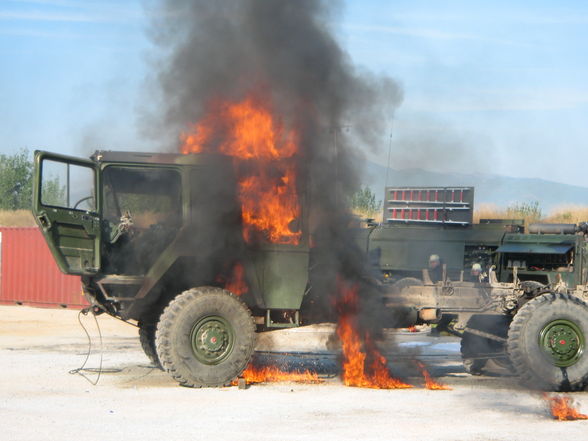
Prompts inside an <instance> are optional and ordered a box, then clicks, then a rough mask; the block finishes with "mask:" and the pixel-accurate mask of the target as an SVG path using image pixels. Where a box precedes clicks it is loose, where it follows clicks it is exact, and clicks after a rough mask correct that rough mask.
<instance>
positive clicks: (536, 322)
mask: <svg viewBox="0 0 588 441" xmlns="http://www.w3.org/2000/svg"><path fill="white" fill-rule="evenodd" d="M587 335H588V305H587V304H586V303H584V302H583V301H582V300H580V299H579V298H577V297H574V296H572V295H569V294H560V293H546V294H542V295H540V296H538V297H536V298H534V299H532V300H530V301H529V302H527V303H526V304H525V305H524V306H523V307H522V308H521V309H520V310H519V311H518V312H517V314H516V315H515V316H514V318H513V321H512V323H511V325H510V329H509V331H508V352H509V354H510V359H511V361H512V363H513V365H514V368H515V370H516V372H517V374H518V375H519V377H520V378H521V381H522V382H523V383H524V384H526V385H527V386H529V387H533V388H538V389H544V390H558V391H570V390H580V389H582V388H583V387H584V386H585V384H586V382H587V380H588V353H587V348H586V336H587Z"/></svg>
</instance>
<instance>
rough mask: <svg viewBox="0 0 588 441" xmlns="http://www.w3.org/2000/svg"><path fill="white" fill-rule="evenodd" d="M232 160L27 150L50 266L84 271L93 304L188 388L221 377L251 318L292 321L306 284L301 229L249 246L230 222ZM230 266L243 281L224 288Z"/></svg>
mask: <svg viewBox="0 0 588 441" xmlns="http://www.w3.org/2000/svg"><path fill="white" fill-rule="evenodd" d="M231 161H232V160H231V158H228V157H224V156H220V155H207V154H200V155H180V154H149V153H121V152H96V153H95V154H94V155H93V156H92V158H91V159H90V160H84V159H79V158H72V157H68V156H63V155H58V154H53V153H48V152H40V151H37V152H35V185H34V203H33V213H34V216H35V219H36V222H37V223H38V225H39V227H40V228H41V229H42V231H43V234H44V236H45V239H46V241H47V244H48V245H49V248H50V249H51V252H52V253H53V256H54V258H55V261H56V262H57V264H58V266H59V268H60V269H61V271H63V272H64V273H67V274H75V275H80V276H81V277H82V284H83V288H84V293H85V295H86V297H87V299H88V300H89V301H90V303H91V304H92V305H93V308H94V312H96V313H101V312H106V313H108V314H110V315H112V316H115V317H118V318H121V319H123V320H135V321H137V323H138V326H139V335H140V340H141V344H142V346H143V349H144V350H145V352H146V354H147V355H148V356H149V358H150V359H151V360H152V361H153V362H154V363H157V364H159V363H160V364H161V366H162V367H163V368H164V369H165V370H166V371H167V372H169V373H170V374H171V376H172V377H173V378H174V379H175V380H177V381H178V382H179V383H180V384H182V385H185V386H194V387H199V386H220V385H225V384H228V383H230V382H231V381H232V380H233V379H234V378H236V377H237V376H238V375H239V374H240V373H241V372H242V371H243V370H244V369H245V367H246V365H247V364H248V362H249V361H250V358H251V356H252V353H253V349H254V344H255V330H256V325H258V326H260V327H263V328H265V329H274V328H278V327H290V326H297V325H298V324H299V310H300V306H301V303H302V298H303V296H304V293H305V290H306V288H307V277H308V260H309V247H308V241H307V240H306V239H305V238H302V239H301V240H300V243H299V244H298V245H288V244H265V245H258V246H256V247H255V248H252V247H248V246H246V244H245V243H244V241H243V239H242V235H241V234H240V229H239V228H235V225H238V224H239V222H240V211H239V210H240V207H239V205H238V204H237V203H236V196H235V191H236V190H235V189H236V185H235V178H234V172H233V163H232V162H231ZM219 176H222V179H219V178H218V177H219ZM213 182H214V185H212V184H211V183H213ZM303 227H304V226H301V227H300V229H301V230H303ZM238 265H242V266H243V271H242V272H243V274H244V277H245V279H246V283H247V285H248V286H249V288H250V289H249V291H248V292H247V293H244V294H242V295H241V296H238V295H237V293H236V292H230V291H229V290H228V289H225V287H227V286H230V283H229V282H230V281H231V280H230V279H231V277H232V276H233V274H234V273H235V271H234V270H235V268H236V267H237V266H238Z"/></svg>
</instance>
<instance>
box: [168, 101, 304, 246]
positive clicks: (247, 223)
mask: <svg viewBox="0 0 588 441" xmlns="http://www.w3.org/2000/svg"><path fill="white" fill-rule="evenodd" d="M270 109H271V106H269V105H268V104H267V103H266V102H264V101H263V100H261V99H259V98H258V97H252V96H251V97H248V98H246V99H244V100H242V101H240V102H234V103H231V102H216V103H213V104H212V105H211V106H210V108H209V111H208V112H207V114H206V115H205V116H204V118H202V119H201V120H200V122H198V123H196V124H194V125H193V126H192V127H191V129H190V131H189V132H187V133H182V134H181V135H180V141H181V143H182V145H181V152H182V153H184V154H188V153H201V152H208V153H212V152H217V153H222V154H224V155H228V156H232V157H234V158H238V159H241V160H246V161H251V162H252V167H251V168H250V169H249V171H248V172H246V175H245V176H239V177H238V179H239V183H238V187H239V191H238V195H239V200H240V202H241V209H242V217H243V238H244V239H245V240H246V241H247V242H249V243H250V242H252V240H253V239H254V238H255V237H257V236H259V234H262V235H263V236H264V237H265V238H266V239H267V240H269V241H270V242H271V243H280V244H293V245H297V244H298V243H300V238H301V232H300V231H294V229H293V228H292V224H293V222H294V221H296V219H298V217H299V216H300V204H299V201H298V193H297V187H296V162H295V160H296V155H297V153H298V151H299V148H298V133H297V132H296V131H294V130H288V129H286V128H284V127H283V124H282V122H281V121H280V120H279V118H276V117H274V116H273V115H272V114H271V112H270Z"/></svg>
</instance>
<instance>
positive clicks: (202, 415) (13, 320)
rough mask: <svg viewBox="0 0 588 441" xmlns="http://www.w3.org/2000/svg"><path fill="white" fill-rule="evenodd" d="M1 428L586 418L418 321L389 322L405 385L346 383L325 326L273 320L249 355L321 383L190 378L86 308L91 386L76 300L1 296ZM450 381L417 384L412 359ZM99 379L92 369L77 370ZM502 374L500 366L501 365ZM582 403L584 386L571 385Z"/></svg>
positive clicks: (209, 435)
mask: <svg viewBox="0 0 588 441" xmlns="http://www.w3.org/2000/svg"><path fill="white" fill-rule="evenodd" d="M0 314H1V317H2V318H1V319H0V362H1V363H0V366H1V367H2V380H1V381H0V428H1V430H2V432H3V433H2V434H1V435H0V438H1V439H3V440H10V441H17V440H74V439H75V440H79V441H84V440H98V439H100V440H103V439H134V440H158V441H160V440H166V441H173V440H182V441H183V440H187V439H192V440H199V439H215V440H239V441H242V440H256V441H262V440H313V441H315V440H325V441H327V440H362V441H367V440H388V441H392V440H415V441H422V440H452V441H453V440H455V441H457V440H464V441H465V440H468V441H474V440H476V441H478V440H480V441H481V440H508V441H516V440H538V441H540V440H561V439H574V440H582V439H587V438H588V435H587V433H588V421H573V422H558V421H555V420H552V419H551V417H550V416H549V415H548V412H547V408H546V406H545V403H544V401H543V400H542V398H541V395H540V394H538V393H532V392H529V391H525V390H523V389H521V388H519V387H518V386H517V385H516V381H515V379H514V378H512V377H509V376H508V375H505V373H504V372H502V373H501V372H500V371H499V370H496V372H494V374H493V375H491V376H483V377H472V376H470V375H468V374H466V373H464V371H463V368H462V367H461V364H460V360H459V343H458V341H457V339H455V338H452V337H441V338H433V337H429V336H428V335H427V333H426V332H421V333H416V334H409V333H403V332H390V333H388V335H387V337H388V338H387V340H386V345H384V352H385V354H386V355H387V357H388V359H389V362H390V368H391V369H392V370H393V371H394V372H397V373H399V374H400V375H405V376H407V377H406V379H407V381H409V382H411V383H412V384H414V385H415V387H414V388H413V389H407V390H370V389H358V388H349V387H345V386H343V385H342V384H341V381H340V380H339V378H338V377H337V375H336V370H337V365H338V363H337V353H336V351H333V350H332V348H331V349H327V348H328V347H330V346H329V336H330V332H331V331H332V327H330V326H315V327H310V328H300V329H297V330H292V331H278V332H274V333H272V334H271V335H264V336H261V337H260V338H259V343H258V348H257V349H258V351H259V352H258V353H256V359H257V360H258V362H260V363H264V362H265V363H268V362H279V363H288V364H289V365H297V366H303V367H313V368H316V369H317V370H319V371H320V372H321V374H322V375H323V377H324V382H323V383H321V384H296V383H273V384H262V385H253V386H251V387H249V388H248V389H246V390H239V389H238V388H237V387H229V388H220V389H188V388H183V387H179V386H177V385H176V383H174V381H173V380H171V379H170V378H169V377H168V376H167V375H166V374H165V373H164V372H162V371H160V370H158V369H155V368H153V367H151V366H150V365H149V363H148V361H147V358H146V357H145V356H144V354H143V353H142V351H141V348H140V346H139V343H138V338H137V337H136V335H137V331H136V329H135V328H133V327H131V326H129V325H127V324H124V323H121V322H119V321H116V320H114V319H112V318H110V317H106V316H100V317H98V322H99V324H100V330H101V332H102V336H103V350H102V351H100V344H99V338H98V330H97V327H96V324H95V323H94V319H93V317H92V316H83V317H82V321H83V323H84V324H85V325H86V326H87V327H88V331H89V333H90V335H91V337H92V343H93V348H92V354H91V356H90V358H89V360H88V363H87V365H86V367H90V368H97V367H98V366H99V365H100V354H102V369H103V371H102V374H101V377H100V380H99V382H98V384H97V385H96V386H93V385H92V384H90V383H89V382H88V381H87V380H86V379H84V378H83V377H82V376H80V375H76V374H70V373H69V371H70V370H72V369H75V368H77V367H79V366H80V365H81V364H82V363H83V361H84V359H85V356H86V353H87V351H88V339H87V337H86V334H85V333H84V331H83V330H82V328H81V327H80V325H79V323H78V319H77V311H71V310H48V309H34V308H28V307H24V306H0ZM415 358H416V359H420V360H422V361H423V362H424V363H426V364H427V365H428V366H429V367H430V370H431V373H432V374H433V375H435V376H437V377H438V379H439V380H440V381H441V382H443V383H445V384H447V385H450V386H451V387H452V388H453V390H451V391H430V390H427V389H423V388H422V378H421V377H420V375H419V374H418V372H417V371H416V370H415V369H414V359H415ZM84 374H85V375H86V376H88V378H89V379H92V380H95V379H96V377H97V373H96V372H95V371H92V370H90V371H85V372H84ZM499 374H500V375H499ZM572 396H573V399H574V400H575V402H576V404H577V405H578V407H579V410H580V411H584V412H588V393H587V392H582V393H575V394H572Z"/></svg>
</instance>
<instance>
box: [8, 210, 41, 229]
mask: <svg viewBox="0 0 588 441" xmlns="http://www.w3.org/2000/svg"><path fill="white" fill-rule="evenodd" d="M0 226H1V227H34V226H35V220H34V219H33V215H32V214H31V212H30V211H29V210H0Z"/></svg>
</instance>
